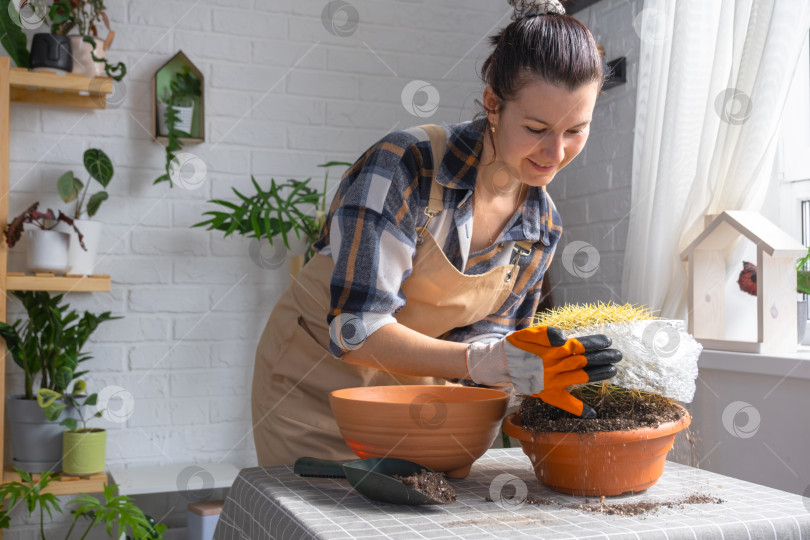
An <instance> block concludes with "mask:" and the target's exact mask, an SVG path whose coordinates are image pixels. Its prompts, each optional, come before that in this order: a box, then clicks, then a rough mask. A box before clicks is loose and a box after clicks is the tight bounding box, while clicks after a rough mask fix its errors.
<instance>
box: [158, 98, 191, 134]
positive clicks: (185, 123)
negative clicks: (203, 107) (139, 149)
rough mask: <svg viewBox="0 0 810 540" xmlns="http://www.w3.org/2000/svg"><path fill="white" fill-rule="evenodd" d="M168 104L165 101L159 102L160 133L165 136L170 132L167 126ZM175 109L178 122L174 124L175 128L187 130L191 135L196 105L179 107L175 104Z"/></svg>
mask: <svg viewBox="0 0 810 540" xmlns="http://www.w3.org/2000/svg"><path fill="white" fill-rule="evenodd" d="M167 108H168V105H166V104H165V103H158V135H160V136H162V137H165V136H167V135H168V134H169V128H168V127H166V109H167ZM175 110H177V123H176V124H175V125H174V129H176V130H179V131H185V132H186V133H188V134H189V135H190V134H191V121H192V120H193V118H194V106H193V105H192V106H191V107H177V106H175Z"/></svg>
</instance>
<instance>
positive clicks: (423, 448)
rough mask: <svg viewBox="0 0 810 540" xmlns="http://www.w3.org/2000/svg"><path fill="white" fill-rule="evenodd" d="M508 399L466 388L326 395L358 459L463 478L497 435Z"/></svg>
mask: <svg viewBox="0 0 810 540" xmlns="http://www.w3.org/2000/svg"><path fill="white" fill-rule="evenodd" d="M508 399H509V396H508V395H507V394H506V393H504V392H501V391H500V390H492V389H488V388H474V387H466V386H432V385H412V386H368V387H361V388H344V389H342V390H335V391H334V392H332V393H331V394H330V395H329V402H330V405H331V406H332V413H333V414H334V415H335V420H336V421H337V425H338V427H339V428H340V433H341V435H343V438H344V439H345V440H346V444H348V445H349V447H350V448H351V449H352V450H353V451H354V453H355V454H357V455H358V456H360V457H361V458H371V457H396V458H401V459H407V460H410V461H415V462H417V463H419V464H421V465H424V466H425V467H428V468H430V469H433V470H434V471H438V472H444V473H445V474H446V475H447V476H448V477H450V478H464V477H466V476H467V475H468V474H469V473H470V468H471V467H472V464H473V462H474V461H475V460H476V459H478V458H479V457H481V455H483V453H484V452H486V451H487V449H488V448H489V447H490V446H491V445H492V441H494V440H495V437H497V436H498V434H499V433H500V429H501V422H502V420H503V417H504V415H505V414H506V407H507V402H508Z"/></svg>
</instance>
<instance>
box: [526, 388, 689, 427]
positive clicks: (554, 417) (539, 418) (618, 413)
mask: <svg viewBox="0 0 810 540" xmlns="http://www.w3.org/2000/svg"><path fill="white" fill-rule="evenodd" d="M571 394H572V395H573V396H574V397H576V398H578V399H581V400H582V401H584V402H585V403H587V404H588V405H590V406H591V407H593V408H594V410H595V411H596V417H595V418H589V419H585V418H580V417H579V416H575V415H573V414H571V413H568V412H566V411H563V410H562V409H558V408H557V407H553V406H551V405H549V404H547V403H545V402H544V401H542V400H541V399H539V398H534V397H530V396H526V397H525V398H523V401H522V402H521V405H520V409H519V412H520V416H521V418H522V419H523V423H522V426H523V427H524V428H525V429H528V430H530V431H559V432H570V433H592V432H596V431H624V430H630V429H637V428H641V427H653V426H658V425H660V424H662V423H664V422H670V421H673V420H677V419H678V418H680V416H681V414H683V412H682V410H681V409H679V408H678V407H676V406H675V405H674V404H673V402H672V401H670V400H668V399H665V398H662V397H661V396H658V395H655V394H650V393H647V392H640V391H630V390H626V389H624V388H619V387H615V386H602V387H601V388H600V389H599V390H594V385H586V386H581V387H577V388H574V389H573V390H571Z"/></svg>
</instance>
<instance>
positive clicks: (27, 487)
mask: <svg viewBox="0 0 810 540" xmlns="http://www.w3.org/2000/svg"><path fill="white" fill-rule="evenodd" d="M15 470H16V471H17V474H19V475H20V479H21V480H22V481H21V482H18V481H14V482H8V483H5V484H2V485H0V505H2V506H0V529H7V528H8V527H9V526H10V525H11V520H10V518H9V516H8V510H6V509H7V508H8V509H11V508H13V507H14V506H15V505H16V504H17V503H18V502H20V501H23V502H25V507H26V509H27V510H28V513H29V514H33V513H34V512H35V511H36V509H37V507H39V532H40V537H41V539H42V540H45V513H46V512H47V513H48V517H49V518H50V519H53V513H54V512H59V513H62V508H61V507H60V506H59V499H57V498H56V496H55V495H54V494H53V493H45V489H46V488H47V487H48V485H49V484H50V483H51V480H52V479H53V476H52V475H51V473H48V472H45V473H42V475H41V476H40V478H39V480H37V481H35V480H34V479H33V478H32V477H31V475H30V474H29V473H27V472H23V471H20V470H19V469H15ZM115 489H116V486H115V485H108V486H104V493H103V500H102V501H99V500H98V499H97V498H95V497H93V496H91V495H88V494H86V493H82V494H80V495H79V496H78V497H76V498H75V499H73V500H72V501H70V502H69V503H68V505H69V506H73V507H74V508H73V509H72V510H71V513H72V514H73V522H72V523H71V525H70V529H69V530H68V532H67V534H66V535H65V540H68V539H69V538H70V536H71V535H72V534H73V530H74V528H75V527H76V524H77V523H78V521H79V520H80V519H87V520H89V521H90V522H89V524H88V525H87V528H86V529H85V531H84V534H82V536H81V538H82V539H83V538H86V537H87V535H88V534H89V533H90V531H91V530H92V529H93V528H94V527H96V526H97V525H100V524H102V523H103V524H104V530H105V531H106V533H107V536H109V537H110V538H116V539H117V538H121V536H122V535H123V534H125V533H126V532H127V531H129V532H130V533H131V534H132V535H133V536H134V537H135V538H155V539H158V540H159V539H161V538H163V532H164V531H165V530H166V525H164V524H160V525H156V524H155V520H154V519H152V518H150V517H149V516H147V515H145V514H144V513H143V511H142V510H141V509H140V508H138V507H137V506H136V505H135V504H134V503H133V502H132V499H131V498H130V497H126V496H122V495H118V496H116V495H115ZM113 529H115V536H113Z"/></svg>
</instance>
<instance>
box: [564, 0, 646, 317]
mask: <svg viewBox="0 0 810 540" xmlns="http://www.w3.org/2000/svg"><path fill="white" fill-rule="evenodd" d="M641 7H642V1H641V0H630V1H627V0H601V1H600V2H599V3H597V4H595V5H593V6H591V7H590V8H588V9H585V10H582V11H580V12H578V13H576V14H575V17H577V18H578V19H579V20H581V21H582V22H583V23H584V24H585V25H586V26H587V27H588V28H590V30H591V32H593V34H594V37H595V38H596V42H597V43H598V44H600V45H602V46H603V47H604V48H605V54H606V57H607V60H614V59H616V58H618V57H620V56H625V57H627V83H626V84H624V85H620V86H617V87H614V88H611V89H610V90H606V91H604V92H603V94H602V95H600V96H599V98H598V99H597V102H596V109H595V110H594V115H593V123H592V125H591V135H590V139H589V140H588V144H587V145H586V146H585V149H584V150H583V151H582V153H581V154H580V155H579V157H577V158H576V159H575V160H574V161H573V162H572V163H571V164H570V165H569V166H568V167H567V168H566V169H565V170H563V171H562V172H561V173H560V174H559V175H558V176H557V178H555V179H554V181H553V182H552V183H551V185H550V186H549V188H548V189H549V193H550V194H551V196H552V198H553V199H554V202H555V203H556V204H557V208H558V210H559V211H560V214H561V215H562V220H563V229H564V231H563V236H562V240H561V242H560V245H559V247H558V248H557V253H556V255H555V257H554V260H553V261H552V263H551V270H550V274H549V275H550V277H549V279H550V280H551V284H552V287H553V293H552V294H553V299H554V303H555V304H556V305H562V304H565V303H577V302H597V301H608V300H613V301H621V282H622V265H623V261H624V250H625V244H626V242H627V226H628V224H629V218H630V176H631V171H632V166H633V125H634V121H635V109H636V107H635V103H636V89H637V73H638V55H639V38H638V35H637V34H636V32H635V30H634V26H633V22H634V19H635V17H636V15H637V14H638V13H639V11H640V10H641ZM572 242H587V243H588V244H590V246H592V247H593V248H594V249H595V250H596V252H597V253H598V257H599V262H598V267H597V268H596V269H595V272H593V273H592V274H591V272H590V271H589V270H590V266H589V265H593V264H594V261H591V260H589V259H588V256H587V255H586V252H585V251H582V250H581V251H580V252H579V255H576V256H574V254H575V253H576V252H577V247H578V245H574V244H572ZM569 245H570V246H571V247H570V248H569V251H567V252H566V250H565V248H566V246H569ZM572 256H573V259H572ZM578 270H579V271H578ZM586 275H587V277H585V276H586Z"/></svg>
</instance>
